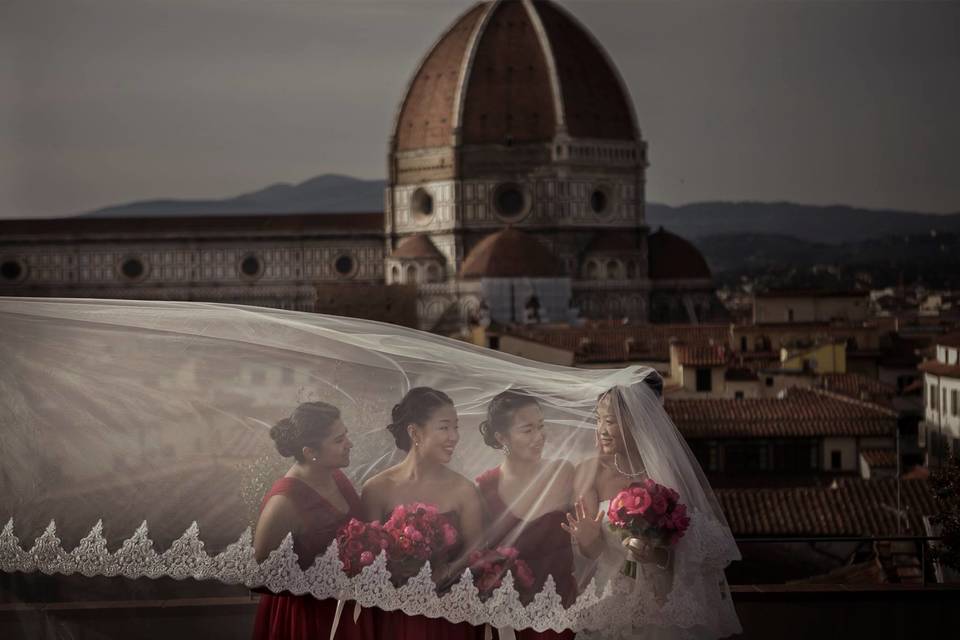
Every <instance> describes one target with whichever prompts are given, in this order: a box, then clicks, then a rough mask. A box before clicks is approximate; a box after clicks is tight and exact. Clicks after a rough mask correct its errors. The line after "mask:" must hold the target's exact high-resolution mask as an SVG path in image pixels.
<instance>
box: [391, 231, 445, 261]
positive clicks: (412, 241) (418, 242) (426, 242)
mask: <svg viewBox="0 0 960 640" xmlns="http://www.w3.org/2000/svg"><path fill="white" fill-rule="evenodd" d="M390 257H391V258H395V259H398V260H440V261H443V260H444V257H443V254H442V253H440V250H439V249H437V247H436V245H434V244H433V242H431V241H430V238H428V237H427V236H425V235H423V234H417V235H415V236H410V237H407V238H404V239H403V240H401V241H400V242H399V243H398V244H397V248H396V249H394V250H393V253H391V254H390Z"/></svg>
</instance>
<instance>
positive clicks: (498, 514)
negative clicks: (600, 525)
mask: <svg viewBox="0 0 960 640" xmlns="http://www.w3.org/2000/svg"><path fill="white" fill-rule="evenodd" d="M477 486H479V487H480V495H481V497H482V498H483V502H484V505H485V506H486V509H487V515H488V516H489V517H490V519H491V522H490V525H489V527H488V529H487V532H488V536H489V538H488V542H489V544H490V545H491V546H500V545H505V546H510V547H515V548H516V549H517V551H519V552H520V558H521V559H522V560H523V561H524V562H526V563H527V564H528V565H530V569H531V570H532V571H533V576H534V578H535V582H534V585H533V589H534V593H537V592H539V591H540V589H542V588H543V584H544V582H546V580H547V576H551V575H552V576H553V581H554V582H555V583H556V586H557V594H558V595H559V596H560V598H561V600H562V601H563V605H564V606H565V607H569V606H570V605H571V604H573V601H574V600H576V598H577V581H576V579H575V578H574V576H573V545H572V543H571V541H570V534H569V533H567V532H566V531H564V530H563V529H562V528H561V527H560V524H561V523H565V522H566V521H567V519H566V512H565V511H550V512H548V513H545V514H543V515H542V516H540V517H538V518H535V519H533V520H529V521H527V520H523V519H521V518H518V517H517V516H516V515H514V514H513V513H512V512H511V511H510V509H509V508H508V507H507V505H506V504H504V502H503V499H502V498H501V497H500V467H494V468H493V469H490V470H489V471H486V472H484V473H483V474H482V475H481V476H479V477H478V478H477ZM516 634H517V638H518V639H519V640H560V639H562V640H572V638H573V637H574V633H573V632H572V631H570V630H569V629H568V630H565V631H562V632H560V633H557V632H556V631H542V632H540V631H534V630H533V629H521V630H518V631H517V632H516Z"/></svg>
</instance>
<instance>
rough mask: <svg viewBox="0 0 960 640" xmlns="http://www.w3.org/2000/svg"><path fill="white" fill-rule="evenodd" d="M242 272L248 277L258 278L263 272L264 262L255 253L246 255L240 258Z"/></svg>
mask: <svg viewBox="0 0 960 640" xmlns="http://www.w3.org/2000/svg"><path fill="white" fill-rule="evenodd" d="M240 273H242V274H243V275H245V276H246V277H248V278H256V277H257V276H259V275H260V274H261V273H263V263H262V262H261V261H260V258H258V257H257V256H255V255H253V254H250V255H247V256H244V257H243V259H242V260H240Z"/></svg>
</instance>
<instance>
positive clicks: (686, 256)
mask: <svg viewBox="0 0 960 640" xmlns="http://www.w3.org/2000/svg"><path fill="white" fill-rule="evenodd" d="M647 251H648V255H649V263H650V266H649V274H650V279H651V280H694V279H697V280H699V279H709V278H712V275H711V274H710V267H709V266H707V261H706V260H705V259H704V257H703V254H702V253H700V251H699V250H698V249H697V248H696V247H695V246H693V244H692V243H691V242H690V241H688V240H685V239H683V238H681V237H680V236H678V235H676V234H673V233H670V232H669V231H666V230H665V229H664V228H663V227H660V228H659V229H658V230H657V231H656V232H655V233H651V234H650V235H649V236H648V237H647Z"/></svg>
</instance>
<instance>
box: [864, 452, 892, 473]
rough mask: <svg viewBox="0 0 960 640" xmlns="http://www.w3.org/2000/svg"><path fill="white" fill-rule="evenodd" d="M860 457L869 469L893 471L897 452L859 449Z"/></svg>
mask: <svg viewBox="0 0 960 640" xmlns="http://www.w3.org/2000/svg"><path fill="white" fill-rule="evenodd" d="M860 455H861V456H863V459H864V460H865V461H866V463H867V464H868V465H870V466H871V467H877V468H882V469H894V468H896V466H897V452H896V451H895V450H893V449H861V450H860Z"/></svg>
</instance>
